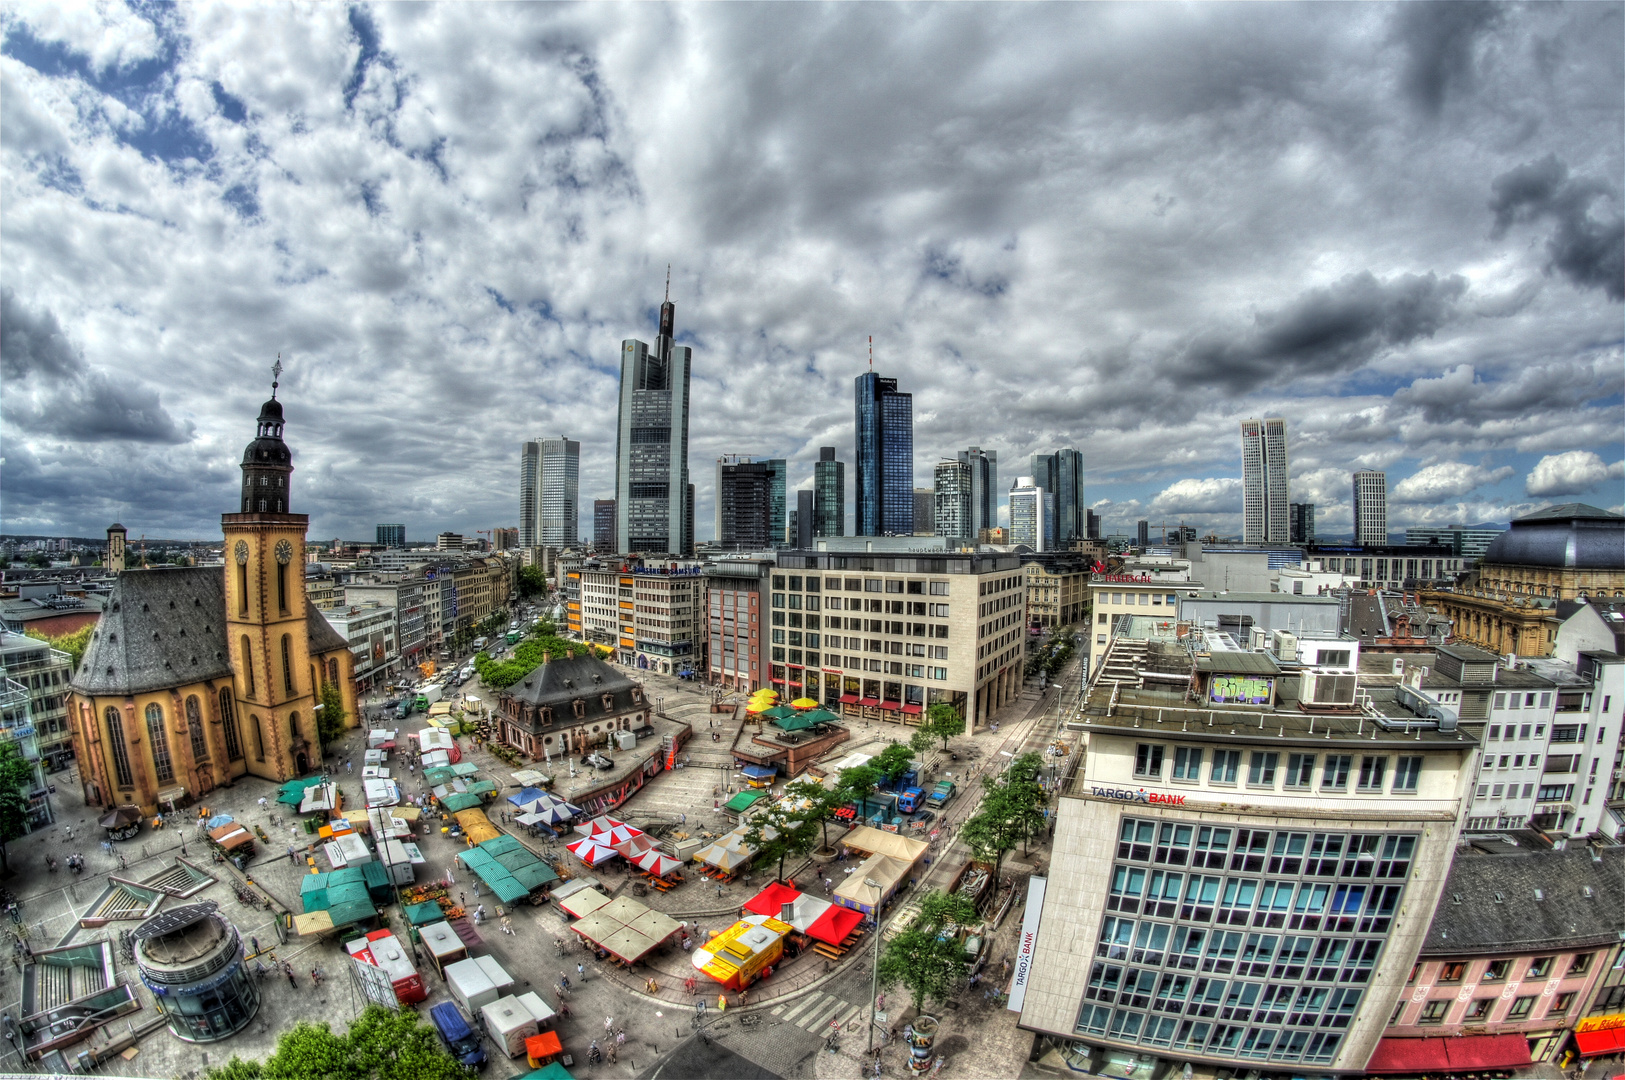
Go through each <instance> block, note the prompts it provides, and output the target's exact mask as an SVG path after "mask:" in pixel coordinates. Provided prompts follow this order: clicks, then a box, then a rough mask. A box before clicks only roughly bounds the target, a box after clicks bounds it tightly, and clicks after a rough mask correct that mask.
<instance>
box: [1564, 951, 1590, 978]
mask: <svg viewBox="0 0 1625 1080" xmlns="http://www.w3.org/2000/svg"><path fill="white" fill-rule="evenodd" d="M1595 955H1596V953H1581V954H1580V955H1579V956H1576V957H1575V958H1574V959H1573V960H1572V961H1571V962H1570V963H1569V974H1570V975H1584V974H1585V973H1586V972H1588V971H1590V970H1591V958H1592V957H1593V956H1595Z"/></svg>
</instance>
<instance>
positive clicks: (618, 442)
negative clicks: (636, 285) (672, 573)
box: [615, 298, 694, 555]
mask: <svg viewBox="0 0 1625 1080" xmlns="http://www.w3.org/2000/svg"><path fill="white" fill-rule="evenodd" d="M676 318H677V307H676V305H675V304H673V303H672V302H671V300H670V299H669V298H668V299H667V300H666V301H665V302H664V303H662V304H661V305H660V335H659V336H658V337H657V338H656V339H655V345H654V349H653V350H652V351H651V350H650V348H649V346H648V345H647V344H645V343H644V342H642V341H639V340H637V339H636V338H627V339H626V340H625V341H622V342H621V402H620V415H619V419H618V422H617V425H616V434H615V533H616V537H617V538H618V539H619V541H620V546H621V548H623V549H624V550H625V551H627V552H638V551H645V552H653V553H658V554H673V555H691V554H693V552H694V506H693V497H694V496H693V486H692V485H691V484H690V483H689V478H688V382H689V368H690V366H691V365H692V363H693V358H694V352H693V350H692V349H690V348H688V347H687V346H683V345H673V344H672V333H673V327H674V324H675V322H676Z"/></svg>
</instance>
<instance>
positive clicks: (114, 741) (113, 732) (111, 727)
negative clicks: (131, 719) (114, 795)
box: [104, 705, 135, 788]
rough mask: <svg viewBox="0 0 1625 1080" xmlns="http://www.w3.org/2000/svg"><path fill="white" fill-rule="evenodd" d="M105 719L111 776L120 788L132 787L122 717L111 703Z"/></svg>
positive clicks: (132, 778) (132, 779) (133, 779)
mask: <svg viewBox="0 0 1625 1080" xmlns="http://www.w3.org/2000/svg"><path fill="white" fill-rule="evenodd" d="M104 716H105V717H106V719H107V745H108V746H109V747H111V748H112V751H113V778H114V780H115V781H116V782H117V783H118V786H119V787H121V788H127V787H134V786H135V778H134V777H132V776H131V775H130V756H129V754H130V752H129V750H128V749H127V748H126V747H125V745H124V717H123V716H122V715H121V714H120V713H119V711H118V710H117V709H115V708H113V707H112V706H111V705H109V706H108V707H107V712H106V713H105V714H104Z"/></svg>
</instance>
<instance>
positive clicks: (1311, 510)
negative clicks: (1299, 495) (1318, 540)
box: [1287, 502, 1315, 544]
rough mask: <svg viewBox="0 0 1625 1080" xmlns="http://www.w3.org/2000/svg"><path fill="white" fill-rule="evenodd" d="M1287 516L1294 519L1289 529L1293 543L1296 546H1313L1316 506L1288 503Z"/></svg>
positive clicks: (1312, 504)
mask: <svg viewBox="0 0 1625 1080" xmlns="http://www.w3.org/2000/svg"><path fill="white" fill-rule="evenodd" d="M1287 514H1288V515H1289V516H1290V517H1291V519H1292V525H1291V528H1290V529H1289V532H1290V533H1291V542H1292V543H1294V544H1313V543H1314V542H1315V504H1314V503H1299V502H1295V503H1288V504H1287Z"/></svg>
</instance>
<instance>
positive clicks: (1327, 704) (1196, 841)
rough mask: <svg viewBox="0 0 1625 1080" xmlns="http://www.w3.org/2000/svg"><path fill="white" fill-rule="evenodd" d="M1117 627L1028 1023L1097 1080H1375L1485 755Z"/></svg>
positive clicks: (1400, 718) (1040, 921) (1428, 726)
mask: <svg viewBox="0 0 1625 1080" xmlns="http://www.w3.org/2000/svg"><path fill="white" fill-rule="evenodd" d="M1114 587H1115V586H1114ZM1119 621H1120V622H1122V623H1124V627H1123V628H1121V629H1120V630H1119V632H1118V634H1117V635H1116V637H1115V638H1114V642H1113V647H1112V649H1111V650H1110V651H1109V652H1108V654H1107V656H1106V658H1105V661H1104V663H1103V664H1102V665H1101V666H1100V668H1099V670H1098V672H1097V673H1096V675H1095V676H1094V677H1093V678H1092V679H1091V681H1090V683H1089V686H1088V690H1087V694H1086V697H1085V701H1084V703H1083V706H1082V709H1081V711H1080V714H1079V715H1078V718H1077V721H1076V724H1077V726H1078V727H1080V728H1081V730H1082V731H1084V732H1086V733H1087V735H1086V736H1085V737H1083V738H1081V739H1080V740H1079V742H1080V743H1081V746H1080V748H1079V749H1078V750H1077V751H1075V752H1073V753H1072V755H1071V756H1070V758H1069V760H1068V761H1066V762H1065V763H1064V764H1063V771H1062V775H1061V779H1060V794H1061V798H1060V805H1059V808H1058V811H1057V813H1056V816H1055V840H1054V851H1053V854H1052V857H1051V864H1050V873H1049V874H1048V876H1047V878H1046V879H1044V883H1043V884H1040V883H1039V882H1038V881H1037V880H1036V879H1035V881H1034V888H1035V892H1037V893H1038V895H1040V896H1041V898H1042V899H1041V900H1040V901H1039V904H1040V905H1041V906H1040V909H1039V913H1038V915H1037V917H1036V918H1030V919H1029V921H1028V922H1027V924H1026V926H1025V927H1024V932H1025V933H1029V934H1033V935H1035V942H1034V947H1033V950H1032V956H1033V960H1032V964H1031V968H1030V970H1029V972H1028V974H1027V976H1026V978H1025V979H1019V978H1018V985H1017V986H1016V988H1015V990H1014V991H1013V993H1012V996H1011V1002H1010V1007H1011V1008H1013V1009H1019V1010H1020V1012H1021V1019H1020V1025H1021V1026H1022V1027H1023V1028H1025V1029H1028V1030H1031V1031H1036V1032H1039V1033H1041V1034H1042V1035H1043V1036H1044V1041H1043V1044H1041V1045H1040V1046H1039V1047H1038V1048H1037V1052H1038V1056H1042V1054H1044V1053H1047V1052H1048V1051H1049V1050H1050V1049H1051V1048H1055V1049H1057V1050H1058V1051H1059V1052H1060V1053H1062V1054H1064V1055H1066V1057H1067V1060H1068V1061H1069V1063H1070V1065H1071V1068H1072V1069H1073V1070H1074V1071H1076V1072H1078V1073H1088V1074H1091V1075H1094V1074H1107V1075H1118V1076H1122V1075H1132V1076H1145V1077H1162V1076H1177V1075H1179V1073H1180V1071H1181V1069H1183V1068H1185V1067H1187V1066H1189V1067H1190V1068H1192V1069H1193V1070H1196V1071H1198V1072H1199V1073H1201V1074H1203V1075H1214V1074H1217V1073H1218V1071H1219V1070H1224V1071H1225V1073H1226V1074H1235V1075H1239V1074H1240V1073H1242V1072H1243V1071H1247V1072H1249V1073H1256V1074H1259V1075H1278V1076H1293V1075H1296V1076H1303V1075H1311V1074H1314V1075H1325V1074H1360V1073H1364V1072H1365V1071H1366V1068H1367V1062H1368V1061H1369V1060H1371V1059H1372V1058H1373V1057H1374V1056H1375V1055H1376V1052H1377V1050H1378V1046H1379V1043H1380V1042H1381V1041H1382V1039H1383V1037H1384V1035H1385V1029H1386V1027H1387V1025H1388V1021H1389V1017H1390V1015H1391V1012H1392V1009H1393V1005H1394V1003H1395V1002H1396V1001H1398V1000H1399V999H1400V996H1401V994H1402V993H1404V991H1405V988H1406V983H1407V980H1408V978H1409V976H1410V973H1411V971H1412V968H1413V965H1414V964H1415V963H1416V961H1417V958H1418V954H1419V951H1420V949H1421V947H1422V945H1423V942H1424V940H1425V938H1426V935H1427V929H1428V916H1429V913H1431V912H1432V911H1433V910H1434V908H1435V905H1437V904H1438V903H1439V900H1440V897H1441V894H1442V892H1443V889H1444V883H1445V879H1446V876H1447V874H1448V873H1449V869H1450V862H1451V856H1452V854H1453V852H1454V851H1455V848H1456V843H1457V837H1458V835H1459V832H1460V826H1459V822H1460V821H1461V817H1462V813H1463V811H1464V810H1465V806H1466V798H1467V795H1468V792H1469V787H1470V784H1471V780H1472V767H1473V763H1474V761H1475V760H1476V758H1477V754H1478V744H1477V742H1476V741H1475V740H1474V739H1473V738H1471V736H1467V735H1464V734H1463V733H1461V732H1460V731H1459V730H1456V729H1455V728H1454V725H1453V724H1451V723H1450V722H1449V721H1448V720H1439V719H1428V718H1424V717H1420V716H1418V715H1417V713H1415V712H1413V711H1411V710H1410V709H1409V708H1407V707H1406V706H1405V705H1404V704H1402V703H1401V702H1400V700H1399V699H1398V694H1397V688H1395V687H1393V686H1391V685H1388V686H1384V685H1369V686H1368V685H1365V684H1364V683H1363V682H1362V681H1360V678H1359V676H1357V675H1354V674H1348V673H1342V672H1338V673H1312V674H1311V675H1305V676H1301V677H1300V676H1299V675H1298V673H1297V672H1291V673H1288V672H1286V671H1285V670H1284V669H1283V668H1282V667H1281V666H1280V665H1279V664H1278V663H1277V662H1276V661H1275V659H1274V657H1273V656H1272V655H1271V654H1270V653H1268V652H1254V651H1248V650H1244V649H1239V648H1236V647H1235V643H1234V642H1232V641H1230V640H1229V636H1228V635H1225V634H1223V633H1221V632H1218V631H1213V630H1208V629H1196V630H1192V631H1191V632H1190V633H1188V634H1187V633H1185V632H1184V630H1183V629H1181V628H1177V627H1173V626H1169V625H1166V624H1167V623H1168V622H1169V620H1167V619H1165V618H1162V619H1159V618H1158V617H1156V616H1154V615H1153V616H1151V617H1145V618H1142V617H1133V616H1130V617H1126V618H1125V619H1122V620H1119ZM1300 684H1301V685H1300ZM1356 701H1358V702H1360V705H1359V707H1358V708H1355V707H1354V702H1356ZM1031 910H1033V908H1032V906H1031V905H1029V911H1031ZM1410 1075H1417V1074H1414V1073H1413V1074H1410Z"/></svg>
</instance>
